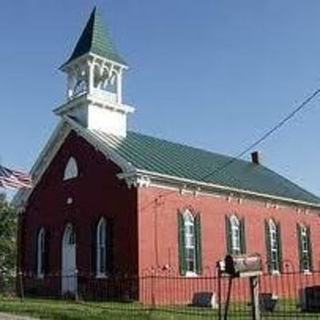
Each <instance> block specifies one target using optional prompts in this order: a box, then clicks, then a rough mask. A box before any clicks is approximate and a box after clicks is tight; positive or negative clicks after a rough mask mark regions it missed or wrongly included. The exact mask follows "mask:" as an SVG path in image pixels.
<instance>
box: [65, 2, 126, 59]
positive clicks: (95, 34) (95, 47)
mask: <svg viewBox="0 0 320 320" xmlns="http://www.w3.org/2000/svg"><path fill="white" fill-rule="evenodd" d="M87 53H94V54H97V55H99V56H101V57H103V58H107V59H109V60H112V61H114V62H117V63H120V64H122V65H127V64H126V62H125V61H124V60H123V59H122V58H121V57H120V55H119V54H118V52H117V50H116V49H115V47H114V45H113V43H112V41H111V38H110V35H109V32H108V30H107V29H106V28H104V25H103V22H102V19H101V15H100V13H99V12H98V10H97V8H96V7H95V8H94V9H93V11H92V13H91V15H90V18H89V21H88V22H87V25H86V27H85V28H84V30H83V32H82V34H81V36H80V38H79V40H78V42H77V45H76V47H75V49H74V50H73V53H72V55H71V57H70V58H69V59H68V61H67V62H66V63H65V64H64V65H67V64H69V63H70V62H71V61H73V60H75V59H77V58H79V57H81V56H82V55H84V54H87Z"/></svg>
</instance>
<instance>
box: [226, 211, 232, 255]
mask: <svg viewBox="0 0 320 320" xmlns="http://www.w3.org/2000/svg"><path fill="white" fill-rule="evenodd" d="M225 227H226V246H227V254H232V248H231V241H232V239H231V225H230V219H229V217H228V216H226V217H225Z"/></svg>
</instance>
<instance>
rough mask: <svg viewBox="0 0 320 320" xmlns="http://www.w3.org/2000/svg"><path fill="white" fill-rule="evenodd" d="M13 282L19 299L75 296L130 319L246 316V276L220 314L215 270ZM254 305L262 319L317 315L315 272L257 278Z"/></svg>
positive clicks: (225, 281)
mask: <svg viewBox="0 0 320 320" xmlns="http://www.w3.org/2000/svg"><path fill="white" fill-rule="evenodd" d="M15 280H16V288H17V294H18V295H20V296H22V297H42V296H46V297H47V298H57V297H60V298H66V299H68V298H69V299H77V300H78V301H79V302H81V303H85V304H92V303H94V306H95V308H104V309H108V308H109V309H115V310H116V309H119V310H120V309H121V310H123V311H124V312H126V313H128V312H129V313H130V314H131V315H132V318H135V317H137V318H138V315H141V312H142V313H145V314H147V315H149V316H150V319H153V318H154V319H158V318H157V316H159V319H252V316H251V307H252V306H251V298H250V297H251V295H250V287H249V279H248V278H235V279H233V281H232V283H231V290H230V296H229V300H230V306H229V310H228V311H229V312H228V317H225V315H224V313H225V308H226V303H227V301H228V291H229V289H230V279H229V278H227V277H223V278H221V279H220V280H221V281H220V282H219V278H218V277H217V276H216V275H215V274H212V275H210V274H208V275H205V276H197V277H191V276H190V277H180V276H176V275H173V274H170V273H166V274H161V273H159V274H158V273H156V272H150V273H147V274H145V275H143V276H140V277H132V276H131V277H130V276H127V275H126V276H124V275H122V276H120V275H118V276H116V275H114V276H109V277H106V278H99V279H97V278H95V277H91V276H86V275H83V274H80V273H79V274H76V275H75V276H72V277H61V276H59V275H48V276H44V277H43V278H36V277H34V276H32V275H30V274H29V275H27V274H23V273H20V275H19V276H18V278H16V279H15ZM68 281H69V282H70V283H69V284H68ZM63 282H64V286H65V288H64V289H65V292H64V293H63V294H62V292H61V290H62V287H63ZM10 283H12V281H10ZM68 285H70V288H71V289H72V290H70V292H69V291H68V287H66V286H68ZM219 286H220V288H221V290H220V294H218V293H219ZM219 304H220V306H221V308H220V309H219ZM259 308H260V310H261V318H262V319H267V318H270V319H305V318H307V319H320V271H313V272H310V273H300V272H284V273H281V274H263V275H262V276H260V278H259Z"/></svg>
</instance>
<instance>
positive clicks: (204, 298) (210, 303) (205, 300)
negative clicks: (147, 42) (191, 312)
mask: <svg viewBox="0 0 320 320" xmlns="http://www.w3.org/2000/svg"><path fill="white" fill-rule="evenodd" d="M192 305H193V306H195V307H203V308H211V309H218V301H217V296H216V294H215V293H213V292H196V293H195V294H194V295H193V299H192Z"/></svg>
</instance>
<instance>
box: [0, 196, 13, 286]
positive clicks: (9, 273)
mask: <svg viewBox="0 0 320 320" xmlns="http://www.w3.org/2000/svg"><path fill="white" fill-rule="evenodd" d="M16 235H17V215H16V212H15V210H14V208H13V207H12V206H11V205H10V203H9V202H8V201H7V199H6V196H5V194H0V290H6V289H7V288H8V287H9V286H11V285H12V283H13V281H12V280H13V278H14V276H15V266H16Z"/></svg>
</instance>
